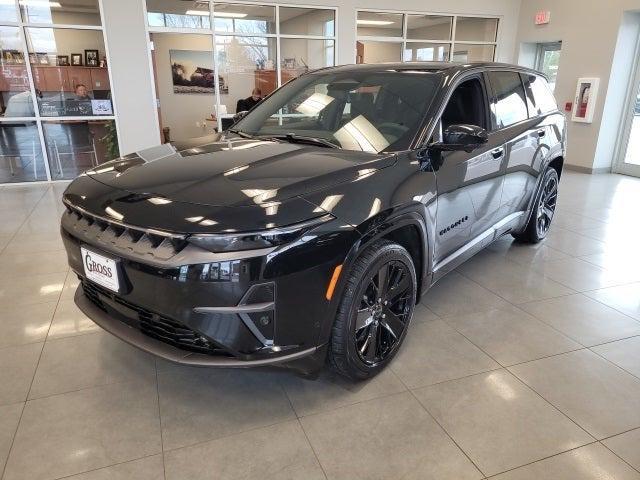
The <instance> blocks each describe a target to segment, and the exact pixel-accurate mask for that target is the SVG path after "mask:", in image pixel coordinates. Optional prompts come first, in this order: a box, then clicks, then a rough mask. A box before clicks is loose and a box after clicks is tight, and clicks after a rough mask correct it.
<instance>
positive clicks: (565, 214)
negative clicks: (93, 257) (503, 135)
mask: <svg viewBox="0 0 640 480" xmlns="http://www.w3.org/2000/svg"><path fill="white" fill-rule="evenodd" d="M63 188H64V185H60V184H57V185H53V186H46V185H41V186H14V187H3V188H0V218H1V221H0V250H1V253H0V327H1V328H2V333H1V334H0V471H2V468H3V466H4V473H3V476H2V478H3V479H6V480H14V479H27V480H38V479H57V478H62V477H65V478H66V477H71V478H73V479H74V480H80V479H82V480H98V479H107V478H108V479H116V480H121V479H137V480H151V479H154V480H155V479H162V478H166V479H168V480H174V479H188V480H199V479H205V478H206V479H239V478H278V479H305V480H306V479H316V478H320V479H321V478H325V477H326V478H330V479H348V480H351V479H356V478H359V479H383V478H384V479H386V478H389V479H399V478H403V479H426V478H438V479H454V480H462V479H480V478H483V477H489V476H493V475H496V474H499V473H501V472H507V471H508V473H504V474H502V475H499V476H498V477H496V478H499V479H521V480H523V479H541V478H548V479H554V480H555V479H567V480H569V479H571V480H575V479H625V480H626V479H640V473H639V471H640V448H639V447H638V445H640V428H639V427H640V243H639V242H638V238H639V237H638V236H639V234H640V226H639V225H638V221H637V219H638V210H639V208H640V179H633V178H630V177H623V176H616V175H599V176H587V175H582V174H577V173H570V172H566V173H565V175H564V176H563V178H562V181H561V190H560V196H561V198H560V205H559V211H558V214H557V216H556V218H555V224H554V226H553V227H552V229H551V232H550V234H549V237H548V238H547V239H546V241H545V242H544V243H542V244H540V245H537V246H523V245H517V244H513V243H512V242H511V240H510V238H509V239H507V238H505V239H504V240H501V241H499V242H498V243H496V244H494V245H493V246H491V247H490V249H489V250H487V251H485V252H484V253H482V254H480V255H478V256H477V257H476V258H474V259H473V260H471V261H470V262H468V263H467V264H466V265H464V266H463V267H461V268H460V269H458V271H456V272H452V273H451V274H450V275H449V276H447V277H446V278H445V279H443V280H442V281H441V282H440V283H439V284H438V285H437V286H436V287H434V289H433V290H432V291H431V292H430V293H429V294H428V295H427V296H426V297H424V299H423V301H422V304H421V305H420V306H419V307H418V309H417V312H416V315H415V318H414V323H413V325H412V327H411V330H410V331H409V336H408V338H407V342H406V344H405V345H404V348H403V349H402V351H401V353H400V354H399V356H398V357H397V359H396V360H395V361H394V363H393V364H392V366H391V367H392V368H391V369H388V370H387V371H385V372H384V373H382V374H381V375H380V376H379V377H377V378H376V379H374V380H373V381H370V382H368V383H363V384H357V385H352V384H348V383H346V382H344V381H342V380H340V379H338V378H335V377H334V376H332V375H331V374H328V373H324V374H323V375H322V376H321V377H320V379H319V380H317V381H309V380H306V379H302V378H299V377H297V376H296V375H294V374H292V373H290V372H287V371H277V370H276V371H274V370H269V371H258V370H235V371H222V370H207V369H194V368H186V367H180V366H175V365H171V364H168V363H166V362H164V361H159V360H155V359H154V358H153V357H151V356H149V355H146V354H144V353H141V352H139V351H137V350H136V349H134V348H132V347H129V346H128V345H126V344H124V343H123V342H121V341H119V340H117V339H115V338H113V337H111V336H110V335H108V334H105V333H103V332H101V331H100V329H99V328H97V327H96V326H95V325H94V324H93V323H92V322H91V321H90V320H88V319H87V318H86V317H84V316H83V315H82V314H81V313H79V311H78V310H77V309H76V308H75V306H74V304H73V301H72V296H73V291H74V288H75V286H76V281H75V279H74V277H73V275H72V274H71V273H69V271H68V268H67V265H66V259H65V254H64V252H63V251H62V250H61V249H62V245H61V242H60V239H59V236H58V216H59V213H60V210H61V209H60V202H59V198H60V194H61V192H62V190H63ZM25 401H26V403H25ZM5 464H6V465H5ZM634 468H635V470H634ZM82 472H85V473H82ZM80 473H82V474H81V475H76V476H73V475H75V474H80Z"/></svg>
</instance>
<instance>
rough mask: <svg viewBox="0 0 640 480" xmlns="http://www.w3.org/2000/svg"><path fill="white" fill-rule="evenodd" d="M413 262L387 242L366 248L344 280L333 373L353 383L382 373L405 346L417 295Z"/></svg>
mask: <svg viewBox="0 0 640 480" xmlns="http://www.w3.org/2000/svg"><path fill="white" fill-rule="evenodd" d="M417 285H418V282H417V278H416V271H415V267H414V264H413V259H412V257H411V255H410V254H409V252H407V250H406V249H405V248H404V247H402V246H400V245H398V244H396V243H393V242H390V241H388V240H379V241H377V242H375V243H374V244H373V245H371V246H370V247H368V248H367V249H366V250H365V251H364V252H363V253H362V254H361V255H360V256H359V257H358V258H357V259H356V261H355V262H354V263H353V265H352V266H351V268H350V269H349V272H348V273H347V274H346V276H345V278H344V288H343V290H342V298H341V299H340V303H339V305H338V311H337V314H336V318H335V322H334V324H333V328H332V334H331V341H330V342H329V353H328V361H329V363H330V364H331V366H332V368H333V369H334V370H336V371H337V372H338V373H340V374H341V375H344V376H346V377H349V378H351V379H352V380H364V379H367V378H371V377H373V376H374V375H376V374H378V373H379V372H380V371H381V370H382V369H383V368H384V367H385V366H386V365H387V364H388V363H389V362H390V361H391V360H392V359H393V357H394V356H395V354H396V353H397V352H398V349H399V348H400V346H401V345H402V342H403V341H404V338H405V336H406V335H407V330H408V327H409V324H410V322H411V317H412V316H413V309H414V307H415V303H416V296H417Z"/></svg>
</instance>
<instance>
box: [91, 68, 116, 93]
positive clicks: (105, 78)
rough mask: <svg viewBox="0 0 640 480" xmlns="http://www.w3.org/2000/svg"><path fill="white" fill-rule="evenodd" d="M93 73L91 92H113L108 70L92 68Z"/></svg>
mask: <svg viewBox="0 0 640 480" xmlns="http://www.w3.org/2000/svg"><path fill="white" fill-rule="evenodd" d="M88 70H90V71H91V83H90V87H89V88H90V89H91V90H111V85H110V84H109V72H108V71H107V69H106V68H90V69H88Z"/></svg>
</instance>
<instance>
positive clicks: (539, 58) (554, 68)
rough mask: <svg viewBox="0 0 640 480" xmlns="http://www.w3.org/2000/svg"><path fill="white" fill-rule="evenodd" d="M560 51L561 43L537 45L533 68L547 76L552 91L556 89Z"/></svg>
mask: <svg viewBox="0 0 640 480" xmlns="http://www.w3.org/2000/svg"><path fill="white" fill-rule="evenodd" d="M561 49H562V42H553V43H540V44H538V51H537V54H536V66H535V68H536V70H538V71H539V72H542V73H544V74H545V75H546V76H547V78H548V79H549V86H550V87H551V90H552V91H553V90H555V88H556V77H557V76H558V66H559V64H560V50H561Z"/></svg>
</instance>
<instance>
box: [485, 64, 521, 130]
mask: <svg viewBox="0 0 640 480" xmlns="http://www.w3.org/2000/svg"><path fill="white" fill-rule="evenodd" d="M489 78H490V79H491V86H492V87H493V93H494V95H495V102H496V103H495V114H496V123H497V124H498V128H504V127H508V126H509V125H513V124H514V123H518V122H521V121H522V120H526V119H527V118H528V114H527V101H526V99H525V95H524V88H522V82H521V81H520V74H518V73H516V72H489Z"/></svg>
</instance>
